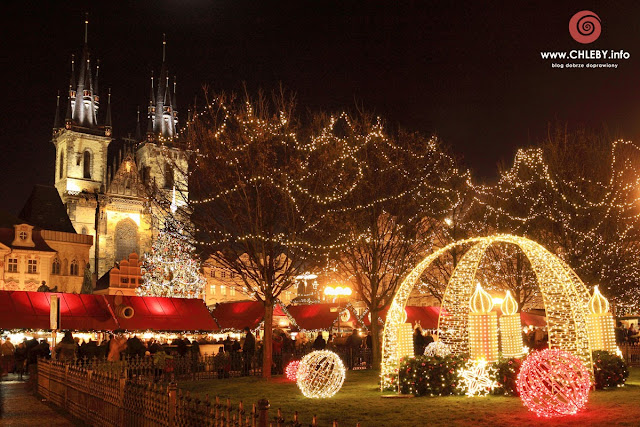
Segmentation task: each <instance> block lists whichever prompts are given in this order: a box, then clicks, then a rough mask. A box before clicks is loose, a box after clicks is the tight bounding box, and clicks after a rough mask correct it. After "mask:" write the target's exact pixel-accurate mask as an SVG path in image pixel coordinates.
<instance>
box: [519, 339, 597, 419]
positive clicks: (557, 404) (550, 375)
mask: <svg viewBox="0 0 640 427" xmlns="http://www.w3.org/2000/svg"><path fill="white" fill-rule="evenodd" d="M516 386H517V388H518V393H519V394H520V399H522V403H523V404H524V406H526V407H527V408H529V410H530V411H532V412H535V413H536V414H537V415H538V416H539V417H540V416H541V417H556V416H563V415H573V414H575V413H576V412H578V411H579V410H580V409H582V408H583V407H584V405H585V404H586V403H587V399H588V397H589V389H590V388H591V377H590V374H589V371H588V370H587V368H586V366H585V365H584V363H583V362H582V360H580V359H579V358H578V357H576V356H574V355H573V354H571V353H569V352H566V351H563V350H558V349H546V350H543V351H536V352H534V353H532V354H531V355H530V356H529V357H527V358H526V359H525V361H524V362H523V363H522V367H521V368H520V373H519V374H518V379H517V382H516Z"/></svg>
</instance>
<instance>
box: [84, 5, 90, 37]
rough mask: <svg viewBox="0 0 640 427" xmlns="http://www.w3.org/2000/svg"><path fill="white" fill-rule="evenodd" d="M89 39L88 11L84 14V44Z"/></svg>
mask: <svg viewBox="0 0 640 427" xmlns="http://www.w3.org/2000/svg"><path fill="white" fill-rule="evenodd" d="M88 40H89V12H86V13H85V14H84V44H85V45H86V44H87V42H88Z"/></svg>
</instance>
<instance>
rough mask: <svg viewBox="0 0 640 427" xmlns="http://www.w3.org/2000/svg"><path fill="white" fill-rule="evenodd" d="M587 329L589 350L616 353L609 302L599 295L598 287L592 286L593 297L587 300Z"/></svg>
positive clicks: (613, 321)
mask: <svg viewBox="0 0 640 427" xmlns="http://www.w3.org/2000/svg"><path fill="white" fill-rule="evenodd" d="M587 327H588V330H589V342H590V344H591V350H605V351H608V352H609V353H611V354H616V353H617V351H618V347H617V346H616V331H615V327H616V326H615V320H614V319H613V315H612V314H611V312H610V311H609V301H607V299H606V298H605V297H604V296H603V295H602V294H601V293H600V290H599V289H598V286H594V288H593V296H592V297H591V299H590V300H589V315H588V316H587Z"/></svg>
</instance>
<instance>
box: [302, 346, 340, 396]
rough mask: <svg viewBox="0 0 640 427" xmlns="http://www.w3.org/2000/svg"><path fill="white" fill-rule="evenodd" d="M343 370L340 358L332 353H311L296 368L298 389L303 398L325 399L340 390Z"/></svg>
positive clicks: (320, 351) (326, 351) (321, 351)
mask: <svg viewBox="0 0 640 427" xmlns="http://www.w3.org/2000/svg"><path fill="white" fill-rule="evenodd" d="M344 377H345V369H344V364H343V363H342V360H341V359H340V356H338V355H337V354H335V353H334V352H332V351H328V350H318V351H313V352H311V353H309V354H307V355H306V356H304V357H303V358H302V360H301V361H300V365H299V366H298V379H297V384H298V388H299V389H300V391H301V392H302V394H303V395H304V396H305V397H312V398H320V399H322V398H327V397H331V396H333V395H334V394H336V393H337V392H338V390H340V388H342V383H344Z"/></svg>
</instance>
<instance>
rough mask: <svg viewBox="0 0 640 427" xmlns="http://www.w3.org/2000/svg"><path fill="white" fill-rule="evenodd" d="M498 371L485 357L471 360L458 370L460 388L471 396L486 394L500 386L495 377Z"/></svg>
mask: <svg viewBox="0 0 640 427" xmlns="http://www.w3.org/2000/svg"><path fill="white" fill-rule="evenodd" d="M495 375H496V372H495V368H493V367H492V366H491V365H490V364H489V363H488V362H487V361H486V360H485V359H477V360H470V361H468V362H467V364H466V365H465V367H464V368H463V369H460V370H459V371H458V376H459V377H460V384H459V385H458V388H459V389H460V390H462V391H463V392H464V394H466V395H467V396H469V397H473V396H486V395H488V394H489V393H490V392H491V390H493V389H494V388H495V387H497V386H498V383H496V381H495V380H494V379H493V378H495Z"/></svg>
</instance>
